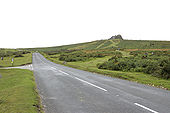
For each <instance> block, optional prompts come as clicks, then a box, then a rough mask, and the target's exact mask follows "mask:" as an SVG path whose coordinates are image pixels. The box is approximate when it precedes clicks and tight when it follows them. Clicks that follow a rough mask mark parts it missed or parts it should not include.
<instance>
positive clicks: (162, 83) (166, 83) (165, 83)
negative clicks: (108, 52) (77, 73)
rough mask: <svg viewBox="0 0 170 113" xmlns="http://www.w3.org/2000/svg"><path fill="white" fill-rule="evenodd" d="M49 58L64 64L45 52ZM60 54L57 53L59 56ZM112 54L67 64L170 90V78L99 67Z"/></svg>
mask: <svg viewBox="0 0 170 113" xmlns="http://www.w3.org/2000/svg"><path fill="white" fill-rule="evenodd" d="M123 54H124V55H126V56H128V53H123ZM43 55H44V56H45V57H46V58H47V59H49V60H51V61H53V62H55V63H57V64H62V65H63V62H62V61H59V60H58V58H50V56H49V55H46V54H43ZM57 56H58V55H56V57H57ZM110 57H111V56H106V57H104V58H93V59H91V60H88V61H85V62H82V61H81V62H80V61H79V62H67V64H65V66H70V67H73V68H77V69H81V70H85V71H89V72H95V73H99V74H103V75H106V76H110V77H117V78H121V79H125V80H130V81H135V82H138V83H142V84H147V85H152V86H156V87H160V88H165V89H167V90H170V80H166V79H161V78H157V77H154V76H151V75H149V74H144V73H140V72H122V71H111V70H104V69H98V68H97V67H96V65H97V64H98V63H103V62H105V61H107V60H108V59H109V58H110Z"/></svg>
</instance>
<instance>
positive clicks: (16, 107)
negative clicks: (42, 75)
mask: <svg viewBox="0 0 170 113" xmlns="http://www.w3.org/2000/svg"><path fill="white" fill-rule="evenodd" d="M0 75H1V77H0V113H37V112H39V113H40V112H41V106H40V100H39V96H38V93H37V91H36V84H35V80H34V76H33V72H32V71H29V70H23V69H0Z"/></svg>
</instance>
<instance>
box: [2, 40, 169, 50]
mask: <svg viewBox="0 0 170 113" xmlns="http://www.w3.org/2000/svg"><path fill="white" fill-rule="evenodd" d="M100 40H108V39H100ZM100 40H93V41H100ZM112 40H114V39H112ZM123 40H134V41H135V39H123ZM93 41H88V42H93ZM137 41H170V40H137ZM88 42H80V43H72V44H66V45H74V44H81V43H88ZM66 45H56V46H55V45H54V46H44V47H30V48H0V49H32V48H48V47H59V46H66Z"/></svg>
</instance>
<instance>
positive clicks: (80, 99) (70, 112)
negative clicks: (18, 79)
mask: <svg viewBox="0 0 170 113" xmlns="http://www.w3.org/2000/svg"><path fill="white" fill-rule="evenodd" d="M33 69H34V75H35V78H36V83H37V86H38V89H39V93H40V95H41V97H42V101H43V104H44V106H45V111H46V112H47V113H170V91H166V90H163V89H159V88H154V87H150V86H147V85H142V84H138V83H134V82H130V81H125V80H121V79H116V78H111V77H106V76H103V75H100V74H94V73H90V72H86V71H82V70H78V69H74V68H70V67H66V66H62V65H58V64H55V63H53V62H50V61H49V60H46V59H45V58H44V57H43V56H42V55H41V54H39V53H34V54H33Z"/></svg>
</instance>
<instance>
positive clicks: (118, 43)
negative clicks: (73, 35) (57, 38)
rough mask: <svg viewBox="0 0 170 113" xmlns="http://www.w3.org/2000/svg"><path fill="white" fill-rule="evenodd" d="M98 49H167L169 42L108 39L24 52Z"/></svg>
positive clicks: (31, 49)
mask: <svg viewBox="0 0 170 113" xmlns="http://www.w3.org/2000/svg"><path fill="white" fill-rule="evenodd" d="M98 49H121V50H122V49H169V50H170V41H147V40H122V39H109V40H97V41H92V42H86V43H78V44H71V45H63V46H56V47H45V48H28V49H24V50H30V51H41V52H58V51H68V50H98Z"/></svg>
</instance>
